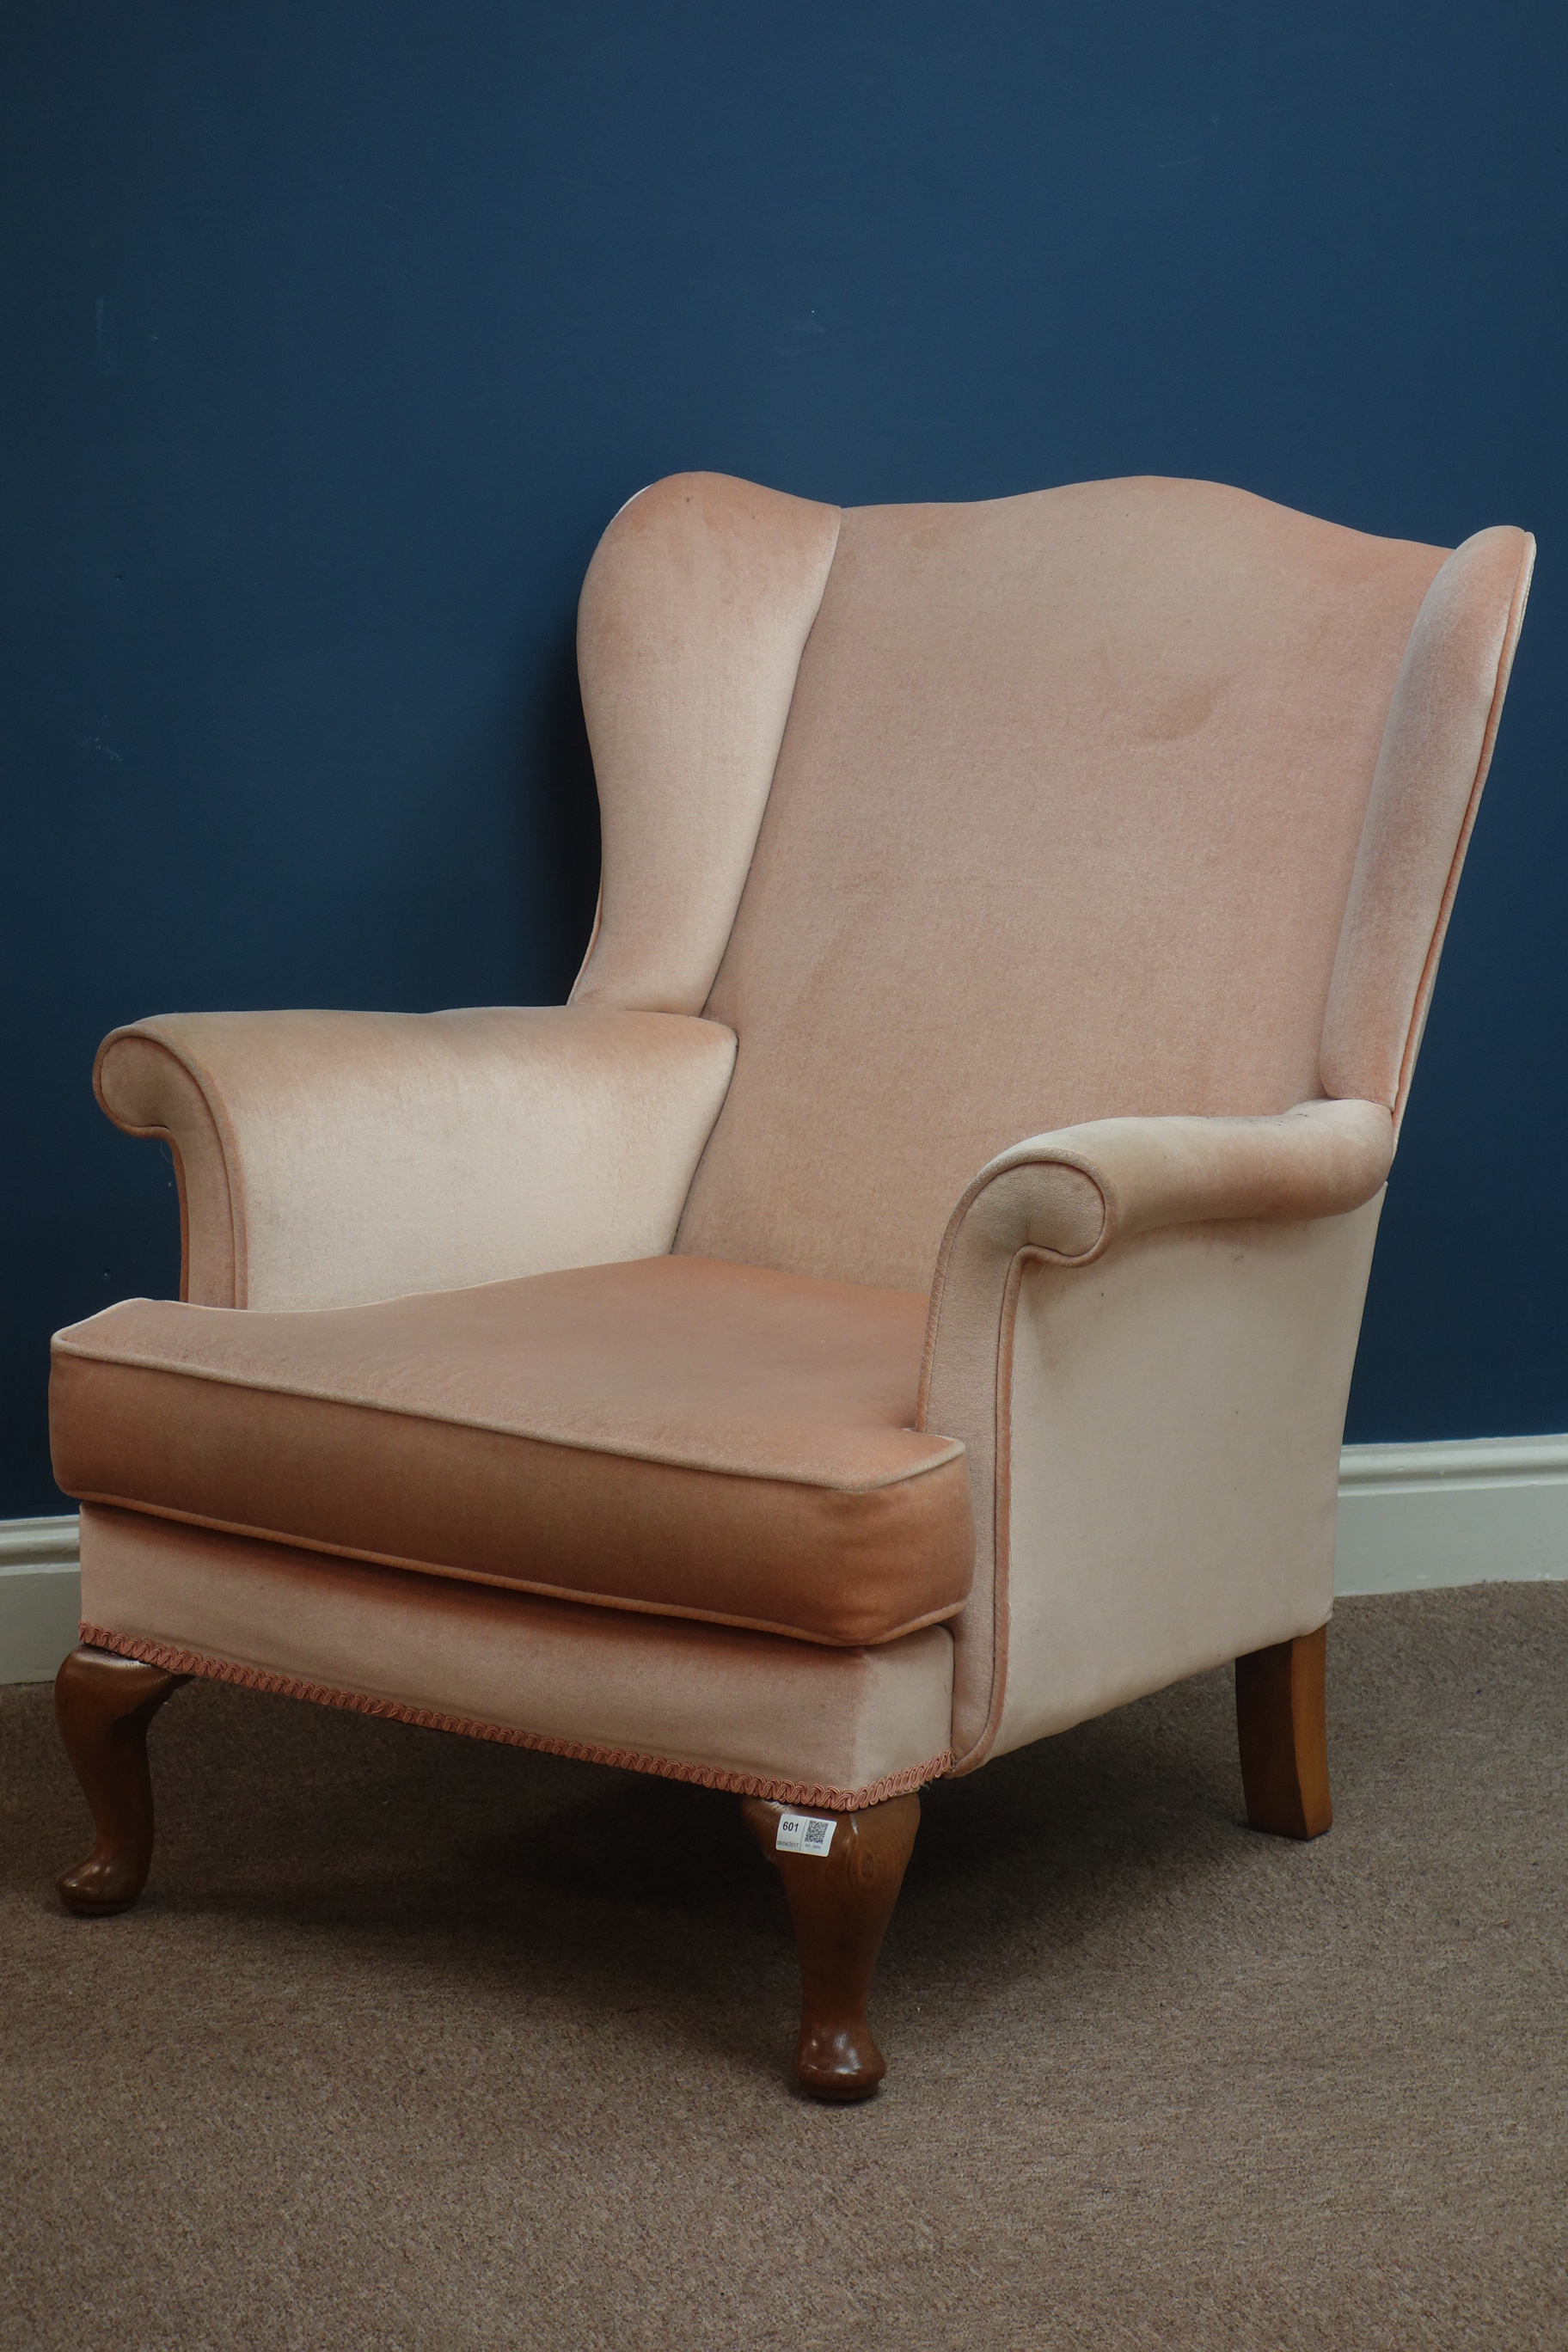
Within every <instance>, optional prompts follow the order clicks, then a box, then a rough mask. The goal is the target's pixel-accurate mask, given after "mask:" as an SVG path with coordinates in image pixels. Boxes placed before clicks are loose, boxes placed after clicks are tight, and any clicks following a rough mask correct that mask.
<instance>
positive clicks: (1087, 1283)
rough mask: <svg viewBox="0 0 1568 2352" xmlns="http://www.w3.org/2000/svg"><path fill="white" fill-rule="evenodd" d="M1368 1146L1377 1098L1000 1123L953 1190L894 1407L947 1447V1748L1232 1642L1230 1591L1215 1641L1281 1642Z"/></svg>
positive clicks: (1334, 1390) (1109, 1694)
mask: <svg viewBox="0 0 1568 2352" xmlns="http://www.w3.org/2000/svg"><path fill="white" fill-rule="evenodd" d="M1393 1147H1394V1126H1393V1120H1392V1118H1391V1116H1390V1114H1389V1112H1388V1111H1387V1109H1386V1108H1384V1106H1383V1105H1381V1104H1376V1103H1366V1102H1311V1103H1303V1104H1301V1105H1300V1107H1299V1108H1296V1109H1294V1110H1290V1111H1286V1112H1283V1113H1282V1114H1280V1115H1279V1116H1278V1117H1274V1118H1121V1119H1103V1120H1097V1121H1095V1122H1093V1123H1091V1124H1086V1125H1084V1126H1081V1127H1074V1128H1064V1129H1059V1130H1058V1132H1056V1133H1055V1134H1051V1135H1041V1136H1036V1137H1033V1138H1031V1139H1029V1140H1028V1141H1026V1142H1024V1143H1019V1144H1016V1145H1015V1146H1013V1148H1012V1149H1011V1150H1007V1151H1005V1152H1003V1153H1001V1154H1000V1155H999V1156H998V1157H997V1158H996V1159H994V1160H991V1161H990V1162H989V1163H988V1164H987V1165H986V1166H985V1167H984V1168H983V1169H982V1170H981V1171H980V1173H979V1174H978V1175H977V1176H976V1177H975V1179H974V1181H973V1183H972V1184H971V1185H970V1186H969V1187H968V1189H967V1191H966V1192H965V1193H964V1195H963V1199H962V1200H961V1201H960V1202H959V1204H958V1206H957V1208H956V1209H955V1211H954V1213H953V1214H952V1219H951V1221H950V1222H949V1224H948V1229H947V1233H946V1234H945V1236H944V1238H943V1241H942V1251H941V1255H940V1256H939V1258H938V1261H937V1270H936V1279H935V1282H934V1285H933V1287H932V1292H931V1311H930V1317H929V1319H928V1323H927V1330H926V1349H925V1360H924V1365H923V1367H922V1370H921V1391H920V1406H919V1425H920V1427H921V1428H922V1429H931V1430H941V1431H942V1432H943V1433H945V1434H946V1435H948V1436H951V1437H955V1438H958V1439H960V1440H961V1441H962V1442H963V1444H964V1446H965V1448H966V1451H967V1453H968V1456H969V1466H970V1480H971V1486H972V1489H973V1505H974V1521H975V1534H976V1557H975V1576H974V1584H973V1591H972V1595H971V1599H970V1601H969V1602H968V1603H967V1604H966V1606H965V1609H964V1612H963V1615H962V1617H961V1618H960V1619H959V1620H958V1621H957V1623H956V1626H955V1629H954V1630H955V1635H956V1646H957V1656H956V1659H955V1686H954V1706H955V1716H954V1726H953V1746H954V1749H955V1752H956V1753H957V1754H958V1755H959V1757H960V1758H961V1759H963V1762H964V1763H965V1764H966V1765H973V1763H975V1762H978V1761H980V1760H981V1759H983V1758H984V1756H985V1755H986V1754H988V1753H989V1752H991V1750H992V1748H993V1747H994V1744H995V1743H996V1741H997V1738H998V1734H999V1733H1000V1734H1001V1743H1002V1745H1004V1746H1006V1745H1012V1744H1015V1741H1016V1738H1019V1737H1032V1736H1037V1733H1038V1731H1039V1730H1040V1729H1041V1728H1044V1727H1052V1728H1056V1727H1060V1725H1061V1724H1062V1723H1063V1722H1066V1721H1072V1720H1078V1719H1079V1717H1080V1716H1081V1715H1084V1714H1088V1713H1090V1712H1093V1711H1095V1710H1096V1708H1097V1707H1098V1706H1102V1705H1103V1706H1113V1705H1116V1704H1118V1703H1120V1701H1121V1700H1122V1699H1124V1698H1127V1697H1131V1696H1136V1695H1137V1691H1138V1690H1139V1689H1153V1688H1156V1687H1158V1685H1159V1683H1160V1681H1161V1680H1162V1679H1163V1680H1173V1679H1175V1678H1176V1676H1177V1675H1181V1674H1184V1673H1192V1672H1194V1671H1196V1669H1197V1668H1198V1667H1199V1666H1202V1665H1206V1664H1213V1663H1215V1659H1216V1658H1217V1657H1219V1656H1220V1655H1223V1654H1237V1653H1236V1652H1234V1651H1232V1652H1228V1653H1227V1652H1226V1650H1225V1649H1224V1646H1223V1643H1224V1639H1225V1634H1224V1632H1223V1630H1222V1632H1221V1633H1219V1634H1214V1633H1213V1630H1212V1629H1213V1627H1214V1626H1215V1625H1216V1624H1218V1625H1220V1626H1221V1627H1222V1629H1223V1627H1225V1626H1226V1625H1229V1624H1232V1623H1235V1624H1236V1625H1237V1626H1241V1627H1245V1625H1246V1624H1247V1622H1250V1621H1249V1620H1248V1619H1247V1614H1246V1610H1247V1608H1252V1607H1253V1604H1254V1601H1255V1600H1256V1602H1257V1610H1260V1611H1262V1612H1263V1614H1262V1615H1261V1616H1260V1617H1259V1618H1258V1622H1259V1623H1261V1624H1262V1625H1263V1628H1264V1630H1263V1631H1261V1632H1258V1634H1257V1639H1256V1641H1254V1640H1253V1639H1252V1635H1251V1633H1245V1636H1244V1638H1241V1639H1240V1646H1259V1645H1260V1644H1261V1643H1263V1642H1265V1641H1267V1640H1272V1639H1277V1638H1282V1633H1276V1632H1272V1631H1270V1630H1268V1627H1269V1626H1270V1625H1271V1624H1272V1618H1271V1617H1269V1616H1268V1612H1270V1611H1272V1612H1275V1613H1279V1611H1280V1610H1283V1611H1284V1612H1285V1615H1286V1617H1287V1618H1288V1617H1289V1612H1290V1610H1291V1609H1292V1608H1293V1607H1295V1606H1296V1601H1295V1600H1294V1598H1293V1596H1294V1595H1295V1594H1296V1593H1298V1592H1300V1591H1302V1590H1303V1587H1304V1583H1305V1582H1307V1581H1310V1579H1311V1578H1313V1577H1316V1576H1317V1575H1318V1573H1319V1565H1318V1553H1319V1552H1320V1551H1321V1549H1322V1546H1321V1529H1320V1528H1319V1526H1318V1522H1319V1521H1320V1520H1321V1517H1322V1513H1323V1510H1324V1508H1326V1509H1327V1510H1328V1513H1329V1520H1328V1523H1327V1560H1328V1563H1329V1566H1330V1567H1331V1560H1332V1525H1331V1512H1332V1489H1333V1477H1334V1471H1335V1467H1336V1465H1337V1461H1338V1446H1339V1431H1340V1427H1341V1426H1342V1421H1343V1412H1344V1390H1345V1386H1346V1385H1347V1384H1348V1381H1349V1378H1350V1366H1351V1361H1352V1358H1353V1353H1354V1344H1355V1330H1356V1327H1357V1324H1358V1322H1359V1318H1360V1307H1361V1297H1362V1294H1363V1289H1364V1283H1365V1272H1366V1265H1367V1263H1368V1262H1369V1259H1370V1251H1371V1244H1372V1234H1373V1232H1374V1231H1375V1224H1376V1214H1377V1212H1376V1209H1375V1207H1373V1208H1369V1209H1368V1210H1367V1218H1369V1219H1370V1220H1371V1222H1370V1223H1367V1222H1366V1220H1365V1219H1360V1218H1353V1217H1352V1215H1351V1213H1352V1212H1354V1211H1359V1210H1361V1209H1363V1207H1364V1206H1365V1204H1367V1203H1369V1202H1375V1200H1376V1198H1377V1195H1378V1194H1379V1193H1380V1192H1381V1190H1382V1187H1383V1184H1384V1180H1385V1179H1386V1176H1387V1173H1388V1169H1389V1164H1390V1161H1391V1160H1392V1157H1393ZM1227 1228H1229V1230H1230V1232H1231V1233H1232V1234H1234V1235H1235V1239H1234V1240H1227V1239H1226V1229H1227ZM1184 1234H1190V1235H1191V1239H1190V1240H1186V1239H1184V1238H1183V1235H1184ZM1128 1243H1133V1244H1135V1246H1134V1247H1132V1248H1131V1249H1129V1248H1126V1247H1123V1246H1121V1245H1122V1244H1128ZM1101 1261H1103V1262H1104V1263H1103V1264H1101ZM1025 1333H1027V1341H1026V1343H1025V1338H1024V1335H1025ZM1020 1349H1023V1350H1024V1359H1025V1360H1022V1361H1016V1358H1017V1357H1018V1354H1019V1350H1020ZM1325 1433H1326V1435H1325ZM1020 1449H1023V1450H1022V1452H1020ZM1320 1455H1321V1457H1322V1459H1321V1461H1320V1460H1319V1456H1320ZM1204 1465H1207V1466H1206V1467H1205V1466H1204ZM1320 1487H1321V1488H1322V1490H1323V1492H1322V1494H1321V1495H1320V1494H1319V1491H1318V1490H1319V1488H1320ZM1242 1496H1248V1497H1250V1499H1249V1500H1247V1501H1245V1502H1244V1501H1242V1500H1241V1499H1238V1498H1240V1497H1242ZM1325 1498H1326V1500H1325ZM1227 1511H1228V1512H1229V1513H1231V1515H1232V1517H1235V1519H1236V1526H1235V1528H1230V1529H1229V1532H1228V1533H1227V1532H1226V1527H1227V1525H1228V1522H1227V1521H1226V1512H1227ZM1309 1517H1310V1519H1311V1526H1310V1528H1308V1529H1307V1535H1306V1537H1304V1538H1302V1540H1301V1542H1298V1541H1297V1539H1296V1536H1295V1533H1294V1529H1295V1528H1297V1527H1298V1526H1299V1525H1300V1526H1305V1525H1306V1522H1307V1519H1308V1518H1309ZM1119 1529H1120V1530H1121V1532H1120V1533H1118V1532H1117V1530H1119ZM1303 1544H1305V1545H1306V1546H1307V1550H1306V1551H1304V1550H1303ZM1292 1545H1294V1547H1295V1548H1294V1549H1293V1550H1292V1549H1291V1546H1292ZM1309 1552H1310V1562H1311V1563H1312V1564H1311V1567H1310V1576H1308V1575H1307V1573H1306V1571H1304V1570H1302V1568H1301V1566H1300V1560H1301V1559H1303V1558H1306V1557H1307V1556H1308V1553H1309ZM1254 1553H1256V1559H1257V1564H1258V1577H1257V1579H1256V1580H1254V1579H1253V1571H1252V1567H1251V1565H1250V1564H1249V1563H1250V1562H1251V1561H1252V1559H1253V1557H1254ZM1064 1579H1065V1582H1064ZM1227 1580H1228V1581H1227ZM1255 1588H1256V1589H1255ZM1244 1590H1245V1591H1246V1592H1247V1595H1248V1596H1249V1597H1248V1598H1247V1601H1246V1606H1245V1607H1240V1606H1238V1604H1237V1601H1236V1595H1237V1592H1239V1591H1244ZM1258 1596H1261V1597H1258ZM1301 1605H1302V1606H1303V1607H1305V1608H1306V1610H1307V1611H1308V1613H1312V1612H1314V1611H1315V1612H1316V1615H1315V1617H1314V1622H1321V1613H1322V1612H1324V1611H1326V1608H1327V1605H1328V1603H1327V1599H1326V1597H1324V1598H1322V1599H1321V1605H1320V1603H1319V1601H1318V1599H1317V1597H1316V1588H1315V1586H1314V1588H1313V1593H1312V1595H1311V1596H1309V1598H1308V1599H1307V1600H1306V1601H1304V1602H1303V1603H1302V1604H1301ZM1255 1613H1256V1611H1255ZM1300 1630H1303V1628H1301V1627H1300V1626H1298V1625H1296V1624H1295V1623H1293V1622H1283V1632H1284V1633H1294V1632H1296V1631H1300ZM1215 1641H1218V1642H1219V1643H1220V1645H1221V1646H1219V1647H1217V1648H1215V1647H1213V1643H1214V1642H1215ZM1010 1651H1011V1659H1012V1663H1011V1664H1009V1653H1010ZM1211 1652H1212V1654H1211ZM1132 1659H1135V1660H1136V1661H1137V1663H1136V1664H1129V1663H1128V1662H1129V1660H1132ZM1124 1673H1125V1675H1126V1676H1127V1677H1128V1678H1127V1679H1124V1680H1123V1679H1119V1677H1121V1676H1122V1675H1123V1674H1124ZM1031 1687H1036V1688H1037V1691H1038V1692H1040V1693H1044V1694H1046V1696H1038V1697H1037V1699H1033V1700H1031V1699H1029V1697H1028V1693H1029V1691H1030V1689H1031ZM1053 1710H1054V1711H1053Z"/></svg>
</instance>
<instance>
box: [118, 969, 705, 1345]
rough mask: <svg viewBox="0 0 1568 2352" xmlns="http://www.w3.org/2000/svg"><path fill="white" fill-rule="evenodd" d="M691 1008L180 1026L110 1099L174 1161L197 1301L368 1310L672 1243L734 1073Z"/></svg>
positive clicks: (231, 1019)
mask: <svg viewBox="0 0 1568 2352" xmlns="http://www.w3.org/2000/svg"><path fill="white" fill-rule="evenodd" d="M734 1059H735V1039H734V1036H733V1034H732V1033H731V1031H730V1030H728V1029H726V1028H723V1027H722V1026H721V1024H719V1023H717V1022H712V1021H703V1020H699V1019H695V1018H689V1017H688V1016H685V1015H682V1014H677V1013H627V1012H621V1011H616V1010H610V1009H607V1008H599V1007H588V1006H574V1007H559V1008H556V1007H552V1008H546V1009H542V1010H530V1009H514V1008H510V1007H496V1008H485V1009H480V1010H476V1011H471V1012H458V1013H316V1012H295V1013H176V1014H170V1015H165V1016H163V1017H162V1018H159V1019H155V1020H150V1021H139V1022H137V1023H135V1024H132V1026H131V1027H129V1028H126V1029H118V1030H116V1031H115V1032H114V1033H113V1034H112V1035H111V1036H110V1037H108V1038H106V1039H105V1041H104V1043H103V1045H101V1047H100V1050H99V1056H98V1063H97V1067H96V1069H95V1071H94V1077H93V1083H94V1087H95V1090H96V1092H97V1095H98V1099H99V1101H100V1104H101V1105H102V1108H103V1109H104V1110H105V1111H106V1112H107V1113H108V1115H109V1117H110V1118H111V1119H113V1120H114V1122H115V1124H116V1125H117V1126H119V1127H121V1128H124V1129H127V1130H128V1131H129V1132H130V1133H132V1134H133V1135H157V1136H162V1137H163V1138H164V1139H166V1140H167V1141H168V1142H169V1143H170V1145H171V1146H172V1148H173V1150H174V1162H175V1170H176V1173H177V1175H178V1177H179V1186H180V1222H181V1243H182V1250H181V1260H182V1275H181V1296H182V1297H187V1298H189V1299H191V1300H192V1301H194V1302H195V1303H196V1304H198V1305H204V1306H216V1307H231V1306H232V1307H267V1308H276V1309H286V1308H292V1307H339V1306H350V1305H356V1304H359V1303H361V1302H363V1301H365V1300H368V1299H372V1298H384V1297H394V1296H396V1295H398V1294H400V1293H404V1292H408V1291H416V1290H436V1289H448V1288H459V1287H464V1286H468V1285H471V1284H475V1283H482V1282H494V1281H500V1280H504V1279H506V1278H508V1277H510V1276H517V1275H525V1274H537V1273H544V1272H548V1271H552V1270H553V1269H555V1268H558V1267H563V1266H568V1265H587V1264H594V1263H598V1262H603V1261H607V1260H610V1259H615V1258H630V1257H643V1256H652V1255H658V1254H660V1253H661V1252H663V1251H665V1250H667V1249H668V1247H669V1244H670V1242H671V1240H672V1238H673V1236H674V1232H675V1226H676V1221H677V1220H678V1218H679V1214H680V1211H681V1207H682V1205H683V1203H684V1202H685V1198H686V1194H687V1192H688V1190H689V1186H690V1182H691V1177H692V1172H693V1171H694V1170H695V1168H696V1165H697V1160H698V1158H699V1155H700V1152H701V1150H702V1147H703V1145H704V1144H705V1143H706V1141H707V1139H708V1136H709V1133H710V1129H711V1128H712V1125H713V1122H714V1120H715V1118H717V1117H718V1114H719V1109H720V1106H721V1103H722V1102H723V1099H724V1094H725V1090H726V1088H727V1087H728V1086H729V1082H730V1075H731V1070H732V1069H733V1067H734Z"/></svg>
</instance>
